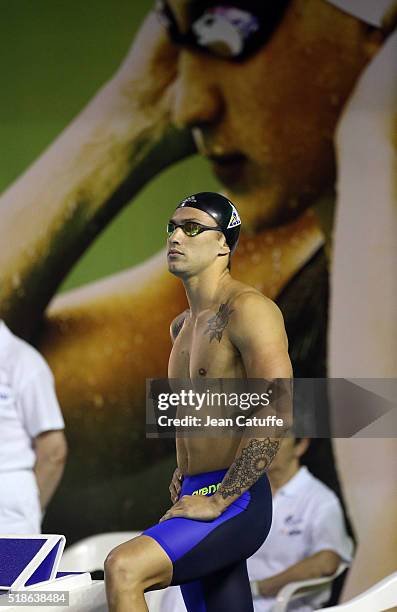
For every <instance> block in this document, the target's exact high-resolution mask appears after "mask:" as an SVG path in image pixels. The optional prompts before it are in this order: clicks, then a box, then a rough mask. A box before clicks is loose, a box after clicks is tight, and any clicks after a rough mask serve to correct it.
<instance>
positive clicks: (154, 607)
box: [59, 531, 163, 612]
mask: <svg viewBox="0 0 397 612" xmlns="http://www.w3.org/2000/svg"><path fill="white" fill-rule="evenodd" d="M140 534H141V532H139V531H115V532H114V533H100V534H97V535H94V536H90V537H88V538H84V539H83V540H80V541H79V542H76V543H75V544H72V545H71V546H69V547H68V548H66V549H65V551H64V553H63V555H62V559H61V563H60V568H59V571H61V572H67V571H71V572H83V571H86V572H95V571H97V570H103V569H104V562H105V559H106V557H107V556H108V554H109V553H110V551H111V550H112V549H113V548H115V547H116V546H119V544H123V543H124V542H127V541H128V540H131V539H132V538H135V537H136V536H138V535H140ZM162 597H163V591H162V590H158V591H150V592H148V593H145V599H146V603H147V605H148V608H149V610H150V612H159V610H160V602H161V599H162Z"/></svg>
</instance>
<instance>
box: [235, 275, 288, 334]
mask: <svg viewBox="0 0 397 612" xmlns="http://www.w3.org/2000/svg"><path fill="white" fill-rule="evenodd" d="M227 305H228V308H229V312H230V314H233V313H234V317H233V319H234V320H237V319H239V318H240V317H241V316H242V317H246V316H249V317H250V316H254V315H255V313H257V315H258V317H265V318H266V319H272V320H273V321H274V320H278V321H279V323H280V324H282V325H283V326H284V318H283V314H282V312H281V310H280V308H279V307H278V306H277V304H276V303H275V302H274V301H273V300H272V299H270V298H269V297H267V296H266V295H264V294H263V293H261V292H260V291H258V290H257V289H255V288H254V287H251V286H250V285H246V284H245V283H241V282H239V281H233V284H232V285H231V287H230V290H229V292H228V296H227Z"/></svg>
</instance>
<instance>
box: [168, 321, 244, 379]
mask: <svg viewBox="0 0 397 612" xmlns="http://www.w3.org/2000/svg"><path fill="white" fill-rule="evenodd" d="M227 325H228V319H227V316H224V317H220V316H218V313H213V314H211V313H208V314H207V315H206V316H200V318H198V319H197V320H195V321H193V320H189V321H185V323H184V325H183V327H182V329H181V331H180V333H179V335H178V337H177V339H176V340H175V342H174V345H173V348H172V351H171V355H170V360H169V366H168V376H169V377H170V378H189V379H194V378H201V377H208V378H229V377H241V376H243V375H244V374H243V370H244V368H243V365H242V361H241V357H240V354H239V352H238V351H237V349H236V348H235V347H234V346H233V344H232V342H231V341H230V338H229V335H228V330H227Z"/></svg>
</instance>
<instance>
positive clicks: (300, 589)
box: [272, 562, 349, 612]
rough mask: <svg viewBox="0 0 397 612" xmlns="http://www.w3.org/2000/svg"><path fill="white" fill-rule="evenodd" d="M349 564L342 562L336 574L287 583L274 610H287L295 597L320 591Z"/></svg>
mask: <svg viewBox="0 0 397 612" xmlns="http://www.w3.org/2000/svg"><path fill="white" fill-rule="evenodd" d="M348 567H349V565H348V564H347V563H344V562H342V563H340V564H339V567H338V569H337V570H336V572H335V573H334V574H331V575H330V576H322V577H321V578H310V579H308V580H298V581H296V582H290V583H289V584H286V585H285V586H284V587H283V588H282V589H280V591H279V592H278V593H277V596H276V603H275V605H274V607H273V610H272V612H285V611H286V610H287V606H288V603H289V602H290V601H292V600H293V599H298V598H299V597H304V596H305V595H308V594H310V593H314V592H319V591H322V590H323V589H325V588H327V587H328V586H329V585H330V584H331V583H332V582H333V581H334V580H335V578H337V577H338V576H340V574H342V573H343V572H344V571H345V570H346V569H347V568H348Z"/></svg>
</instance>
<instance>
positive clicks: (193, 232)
mask: <svg viewBox="0 0 397 612" xmlns="http://www.w3.org/2000/svg"><path fill="white" fill-rule="evenodd" d="M178 227H180V228H181V230H182V231H183V233H184V234H186V236H189V237H190V238H192V237H193V236H198V234H201V233H202V232H208V231H211V230H212V231H214V230H215V231H216V232H221V231H222V230H221V228H220V227H217V226H216V227H209V226H208V225H202V224H201V223H197V222H196V221H184V223H174V222H173V221H169V222H168V224H167V234H168V238H169V237H170V236H171V235H172V234H173V233H174V232H175V230H176V229H177V228H178Z"/></svg>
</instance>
